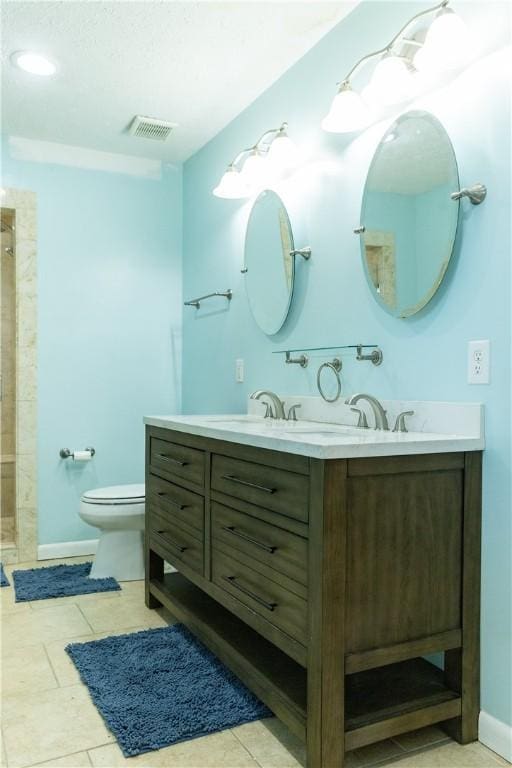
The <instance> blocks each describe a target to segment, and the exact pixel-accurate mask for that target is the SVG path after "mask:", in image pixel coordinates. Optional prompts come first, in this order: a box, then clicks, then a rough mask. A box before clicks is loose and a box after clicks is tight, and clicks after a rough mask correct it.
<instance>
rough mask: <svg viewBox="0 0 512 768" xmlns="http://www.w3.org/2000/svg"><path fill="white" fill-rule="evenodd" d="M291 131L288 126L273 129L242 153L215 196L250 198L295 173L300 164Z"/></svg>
mask: <svg viewBox="0 0 512 768" xmlns="http://www.w3.org/2000/svg"><path fill="white" fill-rule="evenodd" d="M287 129H288V123H283V124H282V125H281V126H280V127H279V128H271V130H270V131H265V133H264V134H263V136H261V137H260V138H259V139H258V141H257V142H256V144H254V146H252V147H249V148H248V149H242V151H241V152H239V153H238V155H237V156H236V157H235V159H234V160H232V161H231V163H230V164H229V165H228V167H227V169H226V171H225V173H224V175H223V176H222V178H221V180H220V182H219V184H218V185H217V186H216V187H215V189H214V190H213V194H214V195H215V196H216V197H224V198H230V199H240V198H243V197H249V196H250V195H252V194H254V193H255V192H257V191H258V190H259V189H262V188H263V187H265V186H268V185H269V184H271V183H272V182H275V181H277V180H278V179H279V178H280V177H281V176H282V175H283V174H285V173H287V172H288V171H291V170H292V169H293V168H294V167H295V165H296V164H297V160H298V153H297V148H296V146H295V144H294V143H293V141H292V140H291V139H290V137H289V136H288V133H287Z"/></svg>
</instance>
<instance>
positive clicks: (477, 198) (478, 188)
mask: <svg viewBox="0 0 512 768" xmlns="http://www.w3.org/2000/svg"><path fill="white" fill-rule="evenodd" d="M450 197H451V199H452V200H460V199H461V197H468V198H469V201H470V203H472V204H473V205H480V203H483V201H484V200H485V198H486V197H487V187H486V186H485V184H473V186H472V187H463V188H462V189H459V191H458V192H452V194H451V195H450Z"/></svg>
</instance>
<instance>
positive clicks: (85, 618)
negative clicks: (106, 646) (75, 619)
mask: <svg viewBox="0 0 512 768" xmlns="http://www.w3.org/2000/svg"><path fill="white" fill-rule="evenodd" d="M75 605H76V604H75ZM76 607H77V608H78V611H79V613H80V615H81V616H82V617H83V620H84V621H85V623H86V624H87V626H88V627H89V629H90V630H91V632H92V634H93V635H94V634H95V633H96V630H95V629H94V627H93V626H92V624H91V622H90V621H89V620H88V618H87V616H86V615H85V613H84V612H83V611H82V609H81V608H80V606H79V605H77V606H76Z"/></svg>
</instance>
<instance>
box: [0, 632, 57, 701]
mask: <svg viewBox="0 0 512 768" xmlns="http://www.w3.org/2000/svg"><path fill="white" fill-rule="evenodd" d="M1 681H2V695H3V696H6V695H8V694H13V693H30V692H34V691H46V690H48V689H49V688H57V685H58V683H57V680H56V678H55V675H54V674H53V670H52V667H51V664H50V662H49V660H48V656H47V654H46V651H45V649H44V646H43V645H42V644H41V645H34V646H32V647H31V648H30V653H27V650H26V648H11V650H2V674H1Z"/></svg>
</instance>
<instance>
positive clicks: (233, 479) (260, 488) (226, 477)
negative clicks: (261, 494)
mask: <svg viewBox="0 0 512 768" xmlns="http://www.w3.org/2000/svg"><path fill="white" fill-rule="evenodd" d="M222 479H223V480H229V481H230V482H232V483H238V484H239V485H245V486H246V487H247V488H256V490H258V491H265V493H275V492H276V489H275V488H267V486H265V485H258V483H250V482H249V481H248V480H242V479H241V478H240V477H236V476H235V475H222Z"/></svg>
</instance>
